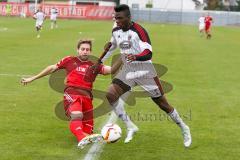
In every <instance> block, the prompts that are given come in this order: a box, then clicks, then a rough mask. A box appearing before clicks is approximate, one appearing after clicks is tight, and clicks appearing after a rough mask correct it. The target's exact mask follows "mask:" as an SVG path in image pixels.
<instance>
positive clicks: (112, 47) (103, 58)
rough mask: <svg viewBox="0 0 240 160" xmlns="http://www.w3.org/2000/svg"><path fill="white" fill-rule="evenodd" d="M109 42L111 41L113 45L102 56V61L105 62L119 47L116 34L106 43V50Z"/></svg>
mask: <svg viewBox="0 0 240 160" xmlns="http://www.w3.org/2000/svg"><path fill="white" fill-rule="evenodd" d="M109 43H111V47H110V49H109V50H108V52H107V53H106V54H105V55H104V56H103V57H102V59H101V62H104V61H105V60H106V59H108V58H109V57H110V56H111V55H112V54H113V52H114V50H115V49H116V48H117V44H116V43H117V42H116V40H115V38H114V36H112V37H111V40H110V42H107V43H106V44H105V46H104V50H106V48H107V46H108V45H109Z"/></svg>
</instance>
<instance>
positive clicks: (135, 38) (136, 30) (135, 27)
mask: <svg viewBox="0 0 240 160" xmlns="http://www.w3.org/2000/svg"><path fill="white" fill-rule="evenodd" d="M111 43H112V45H113V46H112V47H111V48H110V51H109V52H108V53H107V54H106V56H105V57H104V58H103V61H104V60H106V59H107V58H108V57H109V56H110V55H111V54H112V53H113V51H114V50H115V49H116V48H117V47H119V49H120V53H121V57H122V61H123V63H126V62H127V59H126V58H125V54H134V55H139V54H140V55H147V54H152V53H151V52H152V46H151V42H150V39H149V36H148V34H147V32H146V31H145V29H144V28H142V27H141V26H140V25H139V24H137V23H134V22H133V24H132V26H131V27H130V29H129V30H128V31H123V30H122V29H120V28H119V27H116V28H114V29H113V31H112V38H111ZM144 52H146V53H144ZM147 52H149V53H147ZM146 62H150V63H151V60H146V61H134V62H132V63H146Z"/></svg>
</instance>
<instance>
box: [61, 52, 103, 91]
mask: <svg viewBox="0 0 240 160" xmlns="http://www.w3.org/2000/svg"><path fill="white" fill-rule="evenodd" d="M93 64H94V63H93V62H92V61H81V60H80V59H79V58H78V57H73V56H67V57H65V58H63V59H62V60H61V61H59V62H58V63H57V67H58V69H65V70H66V72H67V76H66V81H65V83H66V85H67V86H73V87H79V88H83V89H87V90H92V87H93V82H91V81H87V80H86V79H87V77H90V76H93V75H87V74H86V71H87V69H88V68H89V67H90V66H92V65H93ZM99 67H100V68H99V70H100V72H99V73H100V74H102V73H103V68H104V67H103V65H100V66H99ZM88 74H89V73H88ZM92 74H93V73H92Z"/></svg>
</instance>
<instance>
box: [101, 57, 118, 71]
mask: <svg viewBox="0 0 240 160" xmlns="http://www.w3.org/2000/svg"><path fill="white" fill-rule="evenodd" d="M121 66H122V60H121V58H119V59H118V60H117V61H116V62H114V63H113V65H112V66H103V70H102V74H103V75H108V74H115V73H116V72H117V71H118V70H119V68H120V67H121Z"/></svg>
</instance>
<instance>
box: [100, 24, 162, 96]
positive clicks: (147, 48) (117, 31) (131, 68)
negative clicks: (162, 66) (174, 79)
mask: <svg viewBox="0 0 240 160" xmlns="http://www.w3.org/2000/svg"><path fill="white" fill-rule="evenodd" d="M111 43H112V47H111V48H110V50H109V51H108V53H107V54H106V56H105V57H104V58H103V60H102V61H104V60H106V58H108V57H109V56H110V55H111V54H112V53H113V51H114V50H115V49H116V48H117V47H118V48H119V49H120V54H121V58H122V61H123V66H122V69H121V70H120V71H119V72H118V74H117V75H116V77H115V79H117V80H113V83H124V84H125V85H127V86H128V87H129V88H132V87H134V86H135V85H140V86H141V87H142V88H143V89H144V90H146V91H147V92H148V93H149V94H150V96H151V97H159V96H162V95H163V91H162V87H161V84H160V81H159V79H158V77H157V73H156V71H155V68H154V66H153V64H152V61H151V56H152V46H151V42H150V39H149V36H148V34H147V32H146V31H145V29H144V28H143V27H141V26H140V25H139V24H137V23H134V22H133V24H132V26H131V27H130V29H129V30H127V31H123V30H122V29H121V28H119V27H116V28H114V29H113V31H112V38H111ZM127 54H133V55H136V56H137V60H136V61H133V62H128V61H127V59H126V55H127ZM119 80H120V81H119ZM114 81H115V82H114ZM119 85H120V86H121V84H119Z"/></svg>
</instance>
